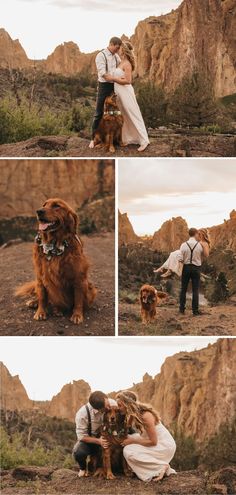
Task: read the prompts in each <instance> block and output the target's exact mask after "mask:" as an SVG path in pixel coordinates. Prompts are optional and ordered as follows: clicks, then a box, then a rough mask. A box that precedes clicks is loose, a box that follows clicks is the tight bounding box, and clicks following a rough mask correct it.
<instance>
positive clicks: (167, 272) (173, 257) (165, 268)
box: [153, 229, 210, 278]
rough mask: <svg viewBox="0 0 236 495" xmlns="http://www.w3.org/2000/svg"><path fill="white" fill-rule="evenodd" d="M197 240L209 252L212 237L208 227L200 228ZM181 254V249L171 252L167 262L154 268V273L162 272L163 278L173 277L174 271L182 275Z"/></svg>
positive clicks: (179, 275)
mask: <svg viewBox="0 0 236 495" xmlns="http://www.w3.org/2000/svg"><path fill="white" fill-rule="evenodd" d="M196 240H197V241H199V242H200V244H201V245H202V247H203V249H204V252H209V248H210V239H209V234H208V231H207V229H199V231H198V238H196ZM179 255H180V250H179V249H177V251H173V252H172V253H170V256H169V258H168V259H167V260H166V261H165V263H164V264H163V265H162V266H160V268H157V269H156V270H153V271H154V273H162V275H161V277H162V278H167V277H171V275H173V274H174V273H175V274H176V275H178V277H181V275H182V271H183V263H181V262H180V261H179Z"/></svg>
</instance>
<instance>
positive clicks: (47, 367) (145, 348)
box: [0, 337, 217, 400]
mask: <svg viewBox="0 0 236 495" xmlns="http://www.w3.org/2000/svg"><path fill="white" fill-rule="evenodd" d="M216 340H217V339H216V338H214V337H198V338H197V339H196V338H195V337H179V338H175V337H174V338H173V337H171V338H170V339H169V338H162V337H160V338H159V339H158V340H157V339H153V338H152V339H151V338H149V339H148V338H145V339H144V338H143V337H141V338H135V339H134V338H127V337H126V338H122V337H120V338H119V339H117V338H116V339H115V338H100V339H94V338H93V339H91V338H84V337H82V338H77V337H75V338H73V337H72V338H66V337H64V338H60V337H59V338H58V337H47V338H41V337H33V338H32V337H23V338H21V337H18V338H17V337H9V338H8V337H4V338H2V339H1V346H0V361H3V363H4V364H5V365H6V366H7V368H8V370H9V371H10V373H11V374H12V375H19V377H20V380H21V382H22V383H23V385H24V386H25V388H26V390H27V392H28V395H29V397H30V398H31V399H32V400H47V399H51V398H52V396H53V395H55V394H57V393H58V392H59V391H60V390H61V388H62V387H63V385H65V384H66V383H70V382H71V381H73V380H79V379H84V380H86V381H87V382H88V383H89V384H90V386H91V388H92V390H96V389H101V390H103V391H104V392H111V391H115V390H119V389H125V388H127V387H130V386H132V385H133V383H138V382H140V381H142V377H143V375H144V374H145V373H146V372H148V373H149V374H150V375H152V376H154V375H156V374H157V373H158V372H159V371H160V368H161V365H162V364H163V362H164V360H165V359H166V357H167V356H172V355H173V354H175V353H177V352H180V351H192V350H194V349H201V348H203V347H206V346H207V345H208V344H209V343H214V342H216ZM108 370H109V371H108Z"/></svg>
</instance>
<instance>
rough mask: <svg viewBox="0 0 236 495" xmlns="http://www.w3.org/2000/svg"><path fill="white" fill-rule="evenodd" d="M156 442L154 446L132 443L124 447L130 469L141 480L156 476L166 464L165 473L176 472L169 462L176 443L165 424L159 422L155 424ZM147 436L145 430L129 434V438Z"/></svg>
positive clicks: (168, 474)
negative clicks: (140, 432) (140, 433)
mask: <svg viewBox="0 0 236 495" xmlns="http://www.w3.org/2000/svg"><path fill="white" fill-rule="evenodd" d="M156 431H157V444H156V445H155V446H154V447H144V446H143V445H139V444H136V443H133V444H131V445H126V447H124V450H123V453H124V457H125V459H126V461H127V463H128V465H129V466H130V468H131V469H132V471H133V472H134V473H135V474H136V476H138V478H139V479H140V480H142V481H151V480H152V478H154V477H155V476H158V475H159V474H160V472H161V471H162V469H163V467H164V466H167V467H168V468H167V471H166V475H167V476H170V474H176V471H175V470H174V469H171V467H170V465H169V463H170V461H171V460H172V459H173V457H174V455H175V451H176V443H175V441H174V438H173V437H172V435H171V434H170V432H169V431H168V430H167V428H165V426H164V425H163V424H162V423H161V422H159V423H158V424H157V425H156ZM132 437H133V438H137V437H142V438H148V436H147V434H146V432H144V433H142V435H139V434H138V433H134V434H133V435H129V438H132Z"/></svg>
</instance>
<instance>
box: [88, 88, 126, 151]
mask: <svg viewBox="0 0 236 495" xmlns="http://www.w3.org/2000/svg"><path fill="white" fill-rule="evenodd" d="M123 124H124V118H123V116H122V115H121V112H120V110H119V108H118V105H117V96H116V94H115V93H113V94H112V95H111V96H107V97H106V99H105V103H104V113H103V117H102V119H101V120H100V122H99V125H98V128H97V130H96V132H95V136H94V147H101V148H102V147H103V146H105V148H106V151H109V152H110V153H115V146H114V145H115V144H118V145H119V146H124V144H123V142H122V127H123Z"/></svg>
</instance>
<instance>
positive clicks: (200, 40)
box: [131, 0, 236, 97]
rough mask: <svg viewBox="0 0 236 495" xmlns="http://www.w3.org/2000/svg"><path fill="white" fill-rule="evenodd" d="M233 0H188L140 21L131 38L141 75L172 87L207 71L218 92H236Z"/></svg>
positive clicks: (221, 94) (235, 41)
mask: <svg viewBox="0 0 236 495" xmlns="http://www.w3.org/2000/svg"><path fill="white" fill-rule="evenodd" d="M235 33H236V4H235V1H234V0H184V1H183V2H182V4H181V5H180V7H179V8H178V9H177V10H175V11H172V12H171V13H170V14H167V15H164V16H159V17H149V18H147V19H145V20H144V21H141V22H140V23H139V24H138V26H137V28H136V30H135V34H134V35H133V37H132V38H131V41H132V43H133V44H134V48H135V52H136V56H137V71H136V73H137V76H139V77H141V78H147V79H151V80H154V81H156V82H157V83H158V84H160V85H163V86H164V88H165V89H166V90H167V91H168V92H171V91H172V90H174V89H175V88H176V86H177V85H178V84H179V83H180V82H181V81H182V79H183V78H184V77H185V76H186V75H191V74H192V73H193V72H194V71H195V70H198V71H204V72H205V73H206V74H207V75H208V76H209V77H210V79H211V81H212V84H213V88H214V91H215V94H216V96H219V97H220V96H224V95H227V94H232V93H235V92H236V58H235V49H236V35H235Z"/></svg>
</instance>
